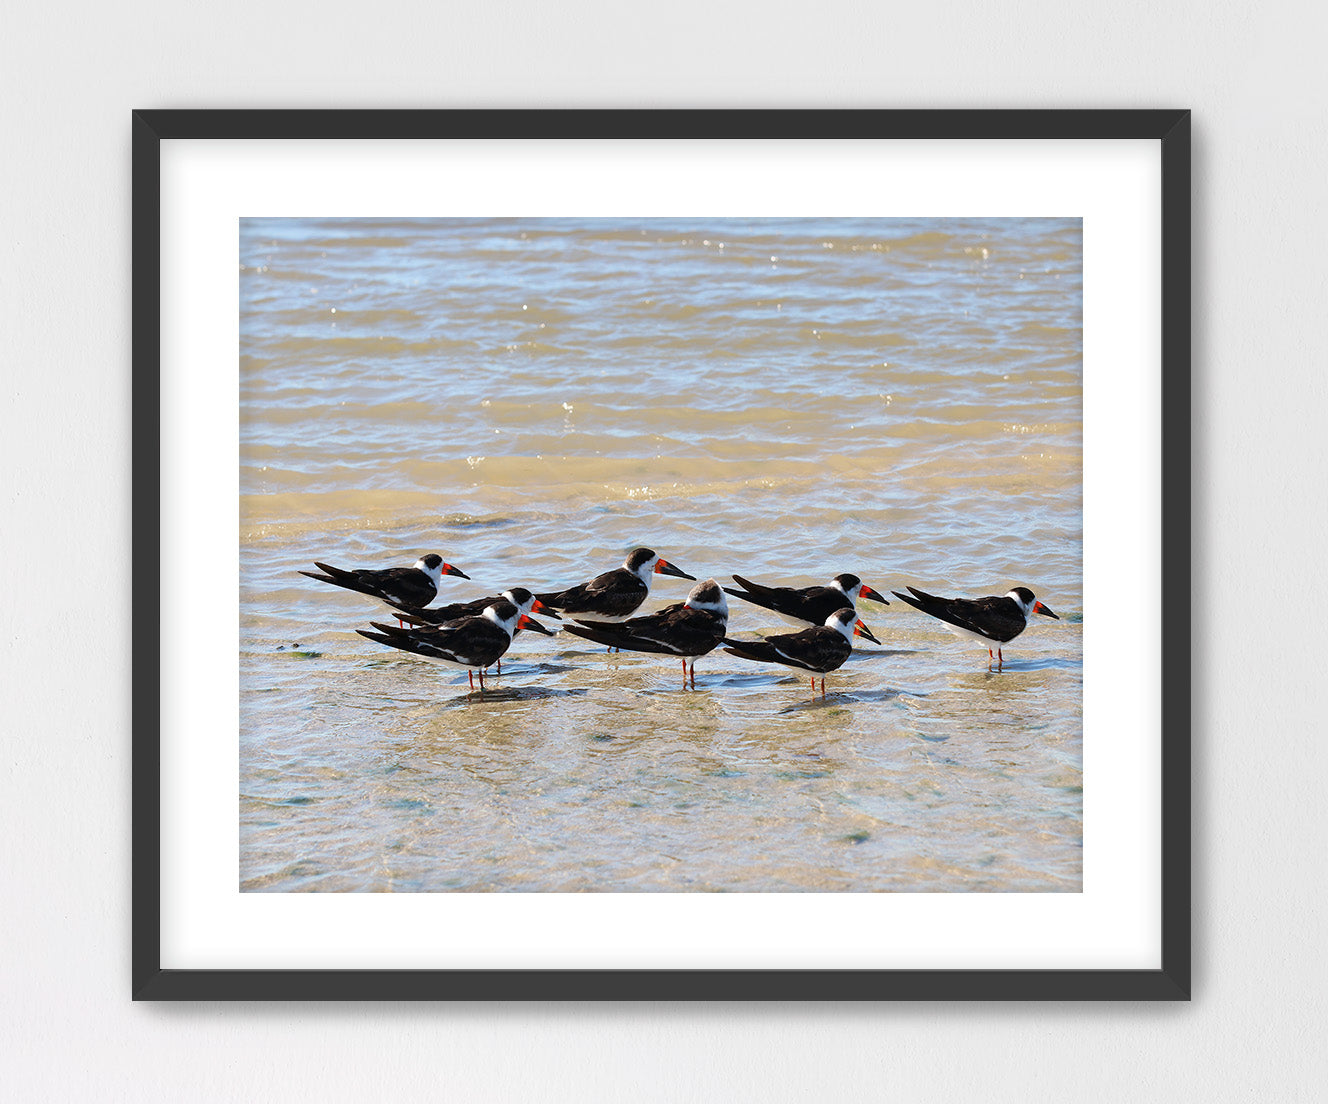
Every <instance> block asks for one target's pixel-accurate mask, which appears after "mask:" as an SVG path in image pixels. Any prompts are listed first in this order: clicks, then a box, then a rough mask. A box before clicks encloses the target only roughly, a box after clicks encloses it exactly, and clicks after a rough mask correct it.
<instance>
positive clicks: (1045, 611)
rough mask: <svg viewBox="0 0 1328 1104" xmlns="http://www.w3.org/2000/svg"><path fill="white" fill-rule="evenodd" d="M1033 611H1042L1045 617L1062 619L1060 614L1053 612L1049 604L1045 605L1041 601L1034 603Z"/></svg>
mask: <svg viewBox="0 0 1328 1104" xmlns="http://www.w3.org/2000/svg"><path fill="white" fill-rule="evenodd" d="M1033 612H1034V613H1040V614H1042V616H1043V617H1053V618H1055V619H1056V620H1057V621H1059V620H1060V616H1059V615H1058V614H1055V613H1052V612H1051V609H1050V608H1049V607H1047V606H1044V605H1043V604H1042V603H1041V602H1034V603H1033Z"/></svg>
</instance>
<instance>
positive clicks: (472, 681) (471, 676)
mask: <svg viewBox="0 0 1328 1104" xmlns="http://www.w3.org/2000/svg"><path fill="white" fill-rule="evenodd" d="M466 678H468V679H470V688H471V689H472V690H474V689H475V672H474V671H472V670H470V669H469V668H467V670H466Z"/></svg>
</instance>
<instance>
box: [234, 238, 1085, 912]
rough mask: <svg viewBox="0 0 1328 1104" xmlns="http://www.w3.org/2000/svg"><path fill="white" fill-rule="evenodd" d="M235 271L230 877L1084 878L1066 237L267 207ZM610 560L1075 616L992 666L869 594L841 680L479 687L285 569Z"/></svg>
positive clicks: (549, 646)
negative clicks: (364, 216)
mask: <svg viewBox="0 0 1328 1104" xmlns="http://www.w3.org/2000/svg"><path fill="white" fill-rule="evenodd" d="M240 262H241V264H240V271H239V282H240V308H241V319H240V403H241V443H240V444H241V473H240V488H241V499H240V531H241V548H240V571H241V589H242V593H241V619H240V641H239V646H240V675H241V701H240V710H241V730H240V779H239V813H240V872H239V873H240V882H241V886H242V888H245V889H252V890H276V891H289V890H375V891H386V890H434V891H443V890H462V891H487V890H555V891H565V890H596V891H615V890H616V891H656V890H665V891H682V890H733V891H771V890H810V891H825V890H867V891H876V890H906V891H953V890H969V891H1019V890H1039V891H1046V890H1053V891H1078V890H1079V889H1081V887H1082V873H1083V867H1082V829H1083V818H1082V810H1083V798H1082V794H1083V790H1082V786H1083V765H1082V759H1083V757H1082V728H1083V714H1082V696H1083V695H1082V691H1083V682H1082V676H1083V669H1082V668H1083V665H1082V646H1081V627H1082V617H1081V606H1082V489H1081V465H1082V445H1083V441H1082V401H1081V400H1082V320H1081V309H1080V308H1081V294H1082V281H1081V234H1080V224H1079V221H1078V220H1068V219H1060V220H1053V219H1045V220H1043V219H945V220H939V219H893V220H879V219H872V220H866V219H864V220H843V219H833V220H817V221H808V220H794V219H789V220H775V221H770V220H753V221H747V220H714V221H711V222H694V221H678V220H665V219H642V220H637V221H618V220H613V221H604V220H593V219H554V220H549V219H542V220H528V221H490V220H469V219H468V220H436V219H420V220H397V219H393V220H361V219H354V220H351V219H252V220H245V221H243V222H242V224H241V226H240ZM637 545H647V546H649V547H651V548H654V549H655V550H657V551H658V552H659V553H660V554H661V555H663V556H665V557H666V558H667V559H669V560H670V561H671V562H676V563H677V564H678V565H680V566H681V567H682V568H683V569H684V570H686V571H687V572H689V573H690V574H693V575H695V576H697V577H698V578H701V579H704V578H706V577H709V576H713V577H716V578H718V579H720V580H721V581H722V582H725V583H729V582H731V580H730V579H729V578H728V576H729V575H731V573H733V572H735V571H736V572H738V573H740V574H742V575H746V576H749V577H752V578H754V579H756V580H758V581H763V582H769V583H791V584H796V585H809V584H812V583H823V582H826V581H828V580H829V578H830V577H831V576H833V575H834V574H836V573H838V572H841V571H852V572H856V573H858V574H859V575H861V576H862V577H863V578H864V579H865V580H866V581H867V582H868V583H869V584H871V585H872V586H874V587H876V588H877V589H878V590H881V591H882V592H884V593H887V594H888V592H889V591H890V590H891V589H900V590H902V589H903V587H904V585H905V584H912V585H914V586H918V587H921V588H922V589H925V590H931V591H936V592H939V593H942V594H957V595H967V596H977V595H982V594H993V593H1004V592H1005V591H1006V590H1008V589H1009V588H1010V587H1011V586H1014V585H1016V584H1024V585H1026V586H1029V587H1031V588H1032V589H1033V590H1034V591H1036V592H1037V594H1038V596H1039V598H1042V599H1044V600H1045V601H1046V602H1047V604H1048V605H1050V606H1051V607H1052V608H1053V609H1055V610H1056V612H1057V613H1059V614H1060V615H1061V618H1062V619H1061V620H1060V621H1051V620H1047V619H1044V618H1037V619H1036V621H1037V623H1036V624H1034V625H1033V626H1031V627H1030V629H1029V630H1028V631H1027V632H1026V633H1025V634H1024V635H1023V636H1021V637H1020V638H1019V639H1018V640H1017V641H1015V643H1014V645H1013V646H1012V647H1011V648H1010V649H1009V650H1008V651H1007V652H1006V660H1007V662H1006V667H1005V670H1004V671H1003V672H1000V673H996V672H992V673H988V671H987V657H986V653H985V651H984V650H983V649H982V648H981V647H980V646H978V645H977V644H975V643H974V642H971V641H969V642H963V641H960V640H959V639H957V638H956V637H954V636H952V635H951V634H950V633H948V632H947V631H946V630H945V629H944V628H943V627H941V625H940V624H939V622H936V621H933V620H932V619H930V618H928V617H926V616H924V615H923V614H921V613H918V612H916V611H915V610H913V609H910V608H909V607H907V606H905V605H904V604H903V603H901V602H898V601H892V602H891V604H890V605H889V606H888V607H881V606H877V605H874V604H873V603H864V604H863V606H862V607H861V612H862V613H863V615H864V618H865V619H866V620H867V622H868V624H869V625H870V626H871V627H872V629H873V630H874V631H875V633H876V635H877V636H878V637H879V638H880V639H881V641H882V646H881V647H876V646H874V645H872V644H869V643H864V644H863V645H862V647H861V648H860V649H859V650H858V651H857V652H856V653H855V654H854V656H853V658H852V659H851V660H850V661H849V662H848V663H847V664H846V665H845V666H844V667H843V668H841V669H840V670H839V671H837V672H834V673H832V674H831V675H830V676H829V677H828V679H827V691H828V693H827V696H826V699H825V700H824V701H822V700H821V699H820V697H819V695H818V696H816V697H813V695H812V693H811V691H810V687H809V685H808V682H807V680H806V679H804V678H803V677H801V675H800V674H797V673H795V672H793V671H790V670H787V669H784V668H774V667H769V666H765V665H761V664H755V663H748V662H745V661H743V660H740V659H738V658H736V657H733V656H729V655H726V654H724V653H722V652H716V653H714V654H712V655H710V656H707V657H704V658H702V659H701V660H699V661H698V663H697V679H696V689H695V690H691V689H684V688H683V685H682V678H681V671H680V669H679V666H678V664H677V663H676V662H675V661H672V660H669V659H666V658H664V657H661V656H650V655H640V654H633V653H628V652H624V653H621V654H613V655H608V654H606V653H605V652H604V650H603V649H601V648H597V647H595V646H593V645H591V644H589V643H588V642H586V641H581V640H576V639H573V638H572V637H570V636H568V635H567V634H563V635H560V636H558V637H555V638H546V637H540V636H537V635H535V634H533V633H523V634H522V635H520V636H519V637H518V638H517V640H516V642H515V644H514V645H513V648H512V651H511V652H510V653H509V657H508V661H507V662H505V663H504V666H503V671H502V674H501V675H500V676H491V677H490V678H489V680H488V684H489V689H488V690H487V691H486V693H485V694H484V695H483V696H482V697H481V696H480V695H479V694H478V693H470V692H469V688H468V686H467V680H466V675H465V673H464V672H460V671H448V670H444V669H441V668H437V667H434V666H431V665H429V664H427V663H425V662H423V661H421V660H419V659H416V658H414V657H412V656H409V655H406V654H404V653H398V652H394V651H391V650H389V649H386V648H383V647H381V646H380V645H377V644H374V643H372V642H370V641H368V640H365V639H363V638H361V637H359V636H357V635H356V634H355V631H354V630H355V629H356V628H357V627H366V626H367V624H368V621H369V620H370V619H371V618H372V619H377V620H382V619H383V613H384V610H383V608H382V607H381V606H377V605H375V604H374V603H373V602H371V601H370V600H368V599H365V598H362V597H360V596H358V595H355V594H352V593H350V592H347V591H342V590H337V589H335V588H332V587H327V586H323V585H320V584H319V583H316V582H313V581H312V580H308V579H305V578H303V577H302V576H300V575H299V574H297V572H298V571H299V570H300V569H303V568H309V567H311V564H312V561H313V560H314V559H319V560H324V561H328V562H331V563H333V564H337V565H339V566H352V567H360V566H390V565H393V564H406V563H410V562H412V561H413V560H415V559H416V558H417V557H418V556H419V555H421V554H423V553H425V552H430V551H434V552H438V553H440V554H442V555H443V556H444V557H445V558H447V559H448V560H449V561H451V562H453V563H455V564H457V565H458V566H459V567H461V568H462V569H463V570H464V571H465V572H466V573H467V574H468V575H470V576H471V580H472V581H471V582H466V581H464V580H460V579H450V578H449V579H447V580H445V582H444V587H443V593H442V596H441V597H440V601H442V602H446V601H456V600H459V599H461V598H469V597H478V596H480V595H482V594H490V593H495V592H496V591H497V590H501V589H503V588H506V587H509V586H513V585H526V586H530V587H532V588H533V589H555V588H558V587H562V586H566V585H569V584H572V583H575V582H579V581H582V580H584V579H587V578H589V577H591V576H592V575H594V574H597V573H599V572H600V571H604V570H607V569H608V568H610V567H614V566H617V565H618V564H620V563H621V562H622V559H623V557H624V555H625V553H626V552H627V551H629V550H630V549H631V548H633V547H635V546H637ZM690 585H691V584H688V583H686V582H685V581H684V580H679V579H671V578H667V577H663V576H656V577H655V583H654V588H653V590H652V593H651V598H650V601H649V602H648V603H647V609H653V608H656V607H658V606H660V605H662V604H665V603H666V602H672V601H678V600H680V599H681V598H682V597H683V596H684V595H685V593H686V591H687V588H688V586H690ZM730 631H731V633H733V634H737V635H742V634H752V633H766V632H784V631H789V628H788V626H785V625H783V624H782V623H780V622H778V621H776V620H771V618H770V617H769V616H768V615H766V614H764V613H763V612H762V611H761V610H759V609H758V608H757V607H754V606H751V605H748V604H745V603H743V602H741V601H738V600H736V599H734V600H732V603H731V618H730Z"/></svg>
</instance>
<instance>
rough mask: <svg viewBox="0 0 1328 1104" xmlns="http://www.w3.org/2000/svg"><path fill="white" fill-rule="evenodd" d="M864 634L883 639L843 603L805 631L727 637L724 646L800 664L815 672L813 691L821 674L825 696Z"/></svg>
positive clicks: (767, 659)
mask: <svg viewBox="0 0 1328 1104" xmlns="http://www.w3.org/2000/svg"><path fill="white" fill-rule="evenodd" d="M855 636H863V637H866V638H867V639H868V640H870V641H871V642H872V643H873V644H879V643H880V641H879V640H877V639H876V637H874V636H872V633H871V630H870V629H869V628H867V626H866V625H864V624H863V623H862V621H861V620H859V618H858V613H857V610H855V609H854V608H853V607H852V606H840V607H839V609H837V610H835V611H834V612H833V613H831V614H830V616H829V617H827V618H826V619H825V624H823V625H815V626H813V627H812V628H810V629H803V630H802V632H795V633H781V634H779V635H777V636H767V637H766V638H765V639H764V640H725V641H724V644H725V648H724V650H725V651H726V652H728V653H729V654H730V655H735V656H737V657H738V658H739V659H753V660H757V661H759V662H762V663H782V664H784V666H786V667H800V668H801V669H802V670H804V671H811V672H812V693H813V694H815V693H816V676H817V675H820V676H821V698H822V699H824V698H825V676H826V675H827V674H828V673H829V672H830V671H834V670H837V669H838V668H840V667H842V666H843V665H844V661H845V660H846V659H848V657H849V656H850V655H852V654H853V638H854V637H855Z"/></svg>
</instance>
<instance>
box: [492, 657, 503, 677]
mask: <svg viewBox="0 0 1328 1104" xmlns="http://www.w3.org/2000/svg"><path fill="white" fill-rule="evenodd" d="M494 666H495V667H497V668H498V673H499V674H500V675H501V674H502V673H503V661H502V660H501V659H499V660H495V661H494Z"/></svg>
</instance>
